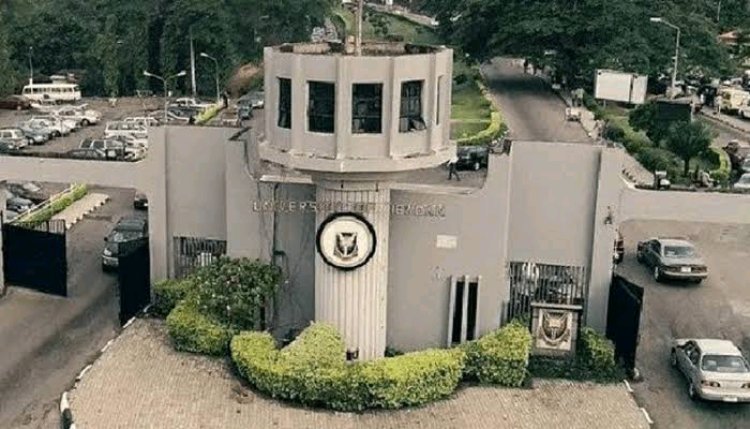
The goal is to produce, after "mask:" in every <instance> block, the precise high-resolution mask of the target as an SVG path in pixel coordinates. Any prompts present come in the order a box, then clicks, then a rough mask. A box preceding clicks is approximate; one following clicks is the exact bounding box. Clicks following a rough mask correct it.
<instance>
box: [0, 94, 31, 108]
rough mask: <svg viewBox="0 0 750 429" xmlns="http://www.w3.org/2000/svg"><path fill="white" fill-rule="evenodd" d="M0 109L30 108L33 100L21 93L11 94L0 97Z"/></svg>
mask: <svg viewBox="0 0 750 429" xmlns="http://www.w3.org/2000/svg"><path fill="white" fill-rule="evenodd" d="M0 109H9V110H28V109H31V101H30V100H29V99H28V98H26V97H24V96H21V95H11V96H8V97H5V98H0Z"/></svg>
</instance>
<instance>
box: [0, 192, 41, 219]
mask: <svg viewBox="0 0 750 429" xmlns="http://www.w3.org/2000/svg"><path fill="white" fill-rule="evenodd" d="M5 206H6V208H8V209H10V210H13V211H15V212H18V213H23V212H25V211H28V210H29V209H30V208H31V207H33V206H34V202H33V201H31V200H28V199H26V198H21V197H19V196H18V195H16V194H14V193H13V192H11V191H9V190H8V189H5Z"/></svg>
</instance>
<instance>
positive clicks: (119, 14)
mask: <svg viewBox="0 0 750 429" xmlns="http://www.w3.org/2000/svg"><path fill="white" fill-rule="evenodd" d="M336 3H337V2H336V1H334V0H128V1H120V0H33V1H32V0H5V1H3V2H0V95H2V94H6V93H9V92H12V91H14V90H15V91H17V90H18V89H19V87H20V86H22V85H23V83H24V81H25V78H27V77H28V76H29V57H31V60H32V63H33V68H34V75H35V76H38V77H40V76H42V75H52V74H57V73H61V72H77V74H78V75H80V76H81V77H82V82H81V86H82V89H83V91H84V93H85V94H88V95H106V96H109V95H111V94H117V95H126V94H132V93H133V92H134V91H135V90H136V89H147V88H149V87H150V88H151V89H154V90H156V91H158V90H159V89H160V86H159V85H160V84H159V83H158V82H153V81H149V80H147V79H146V78H145V77H144V76H143V70H149V71H150V72H153V73H156V74H159V75H167V74H171V73H176V72H178V71H180V70H183V69H187V68H189V64H190V62H189V61H190V50H189V46H190V45H189V34H190V33H191V32H192V34H193V39H194V45H195V51H196V75H197V87H198V92H199V93H203V94H212V93H213V91H214V68H215V66H214V64H213V63H212V62H211V61H208V60H206V59H202V58H200V57H198V53H200V52H206V53H208V54H209V55H211V56H213V57H215V58H216V59H217V60H218V63H219V67H220V70H219V73H220V76H221V77H222V78H227V77H229V74H230V73H231V72H232V70H234V69H235V68H236V67H237V66H239V65H241V64H244V63H247V62H250V61H256V60H259V59H260V58H261V57H262V52H263V50H262V47H263V46H264V45H269V44H277V43H282V42H295V41H301V40H307V39H308V38H309V36H310V33H311V31H312V28H313V27H314V26H318V25H321V24H322V22H323V20H324V18H325V17H327V16H329V15H330V11H331V9H332V8H333V7H334V5H335V4H336ZM189 82H190V81H189V79H183V80H182V81H181V82H179V83H178V86H179V89H181V90H185V89H186V88H189V85H190V84H189Z"/></svg>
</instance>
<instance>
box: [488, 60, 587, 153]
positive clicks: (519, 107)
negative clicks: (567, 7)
mask: <svg viewBox="0 0 750 429" xmlns="http://www.w3.org/2000/svg"><path fill="white" fill-rule="evenodd" d="M514 63H517V61H515V60H511V59H505V58H498V59H495V60H493V61H492V62H490V63H489V64H485V65H483V66H482V74H483V75H484V76H485V77H486V79H487V85H488V87H489V88H490V90H491V91H492V94H493V96H494V97H495V99H496V101H497V103H498V104H499V105H500V109H501V110H502V114H503V117H504V118H505V120H506V121H507V123H508V126H509V127H510V135H511V138H512V139H513V140H537V141H550V142H555V141H559V142H568V143H592V140H591V139H590V138H589V137H588V136H587V135H586V132H585V131H584V130H583V128H582V127H581V125H580V124H579V123H578V122H572V121H567V120H565V104H564V103H563V101H562V100H561V99H560V98H559V97H558V96H557V94H555V93H554V92H553V91H552V89H551V88H550V86H549V85H548V84H547V82H546V81H544V80H543V79H541V78H540V77H538V76H533V75H530V74H525V73H524V72H523V67H522V66H519V65H517V64H514Z"/></svg>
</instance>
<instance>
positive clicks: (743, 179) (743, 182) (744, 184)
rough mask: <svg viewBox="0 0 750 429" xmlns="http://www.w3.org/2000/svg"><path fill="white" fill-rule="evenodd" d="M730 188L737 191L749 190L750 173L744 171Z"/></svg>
mask: <svg viewBox="0 0 750 429" xmlns="http://www.w3.org/2000/svg"><path fill="white" fill-rule="evenodd" d="M732 188H733V189H736V190H738V191H750V173H745V174H743V175H742V176H740V180H738V181H737V183H735V184H734V185H733V186H732Z"/></svg>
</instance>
